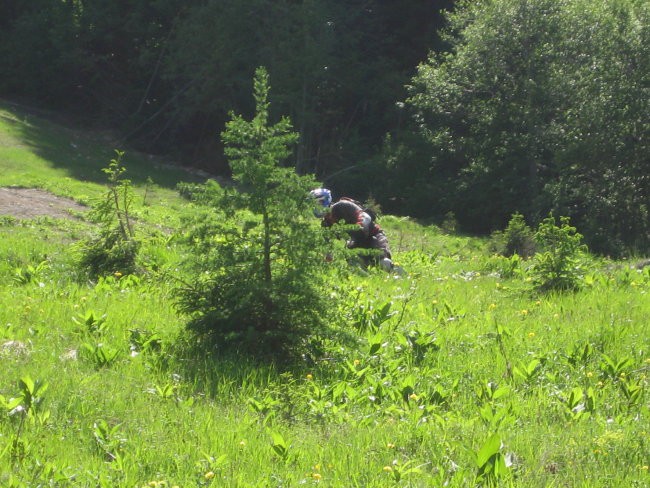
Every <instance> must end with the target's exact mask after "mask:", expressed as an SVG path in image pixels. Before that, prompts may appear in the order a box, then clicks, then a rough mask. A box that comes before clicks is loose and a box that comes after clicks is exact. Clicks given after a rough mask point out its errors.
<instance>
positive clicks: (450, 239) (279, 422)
mask: <svg viewBox="0 0 650 488" xmlns="http://www.w3.org/2000/svg"><path fill="white" fill-rule="evenodd" d="M2 113H4V114H7V117H9V118H11V117H14V118H15V119H16V120H14V122H11V123H9V122H6V120H4V121H2V122H0V134H1V135H0V168H2V172H0V175H1V176H0V185H6V184H18V183H17V182H18V181H19V180H20V181H24V183H23V184H25V185H26V186H30V185H33V184H36V183H37V182H39V181H40V182H41V183H42V185H43V186H42V187H43V188H48V189H50V190H52V191H55V190H56V189H59V190H60V191H61V193H60V194H67V195H69V196H74V197H76V198H79V197H80V195H81V196H83V195H86V196H88V195H92V194H96V193H99V192H100V190H101V184H100V183H99V182H87V181H82V180H77V179H72V178H70V176H69V174H67V173H66V169H65V165H61V168H58V169H56V168H53V167H52V165H51V164H50V162H48V161H49V160H48V159H47V158H46V157H44V156H40V155H37V154H36V152H35V151H36V150H35V147H36V146H38V140H37V139H36V138H33V139H29V140H24V139H23V138H25V137H26V135H27V134H26V131H33V129H30V128H29V127H27V128H23V129H20V124H21V123H23V122H22V119H21V118H20V117H18V116H16V115H13V114H11V112H8V111H6V110H4V111H3V112H2ZM7 117H5V119H6V118H7ZM29 123H30V124H35V125H38V126H39V127H40V129H39V131H40V132H39V134H40V135H44V134H50V136H49V137H51V138H52V141H51V142H50V145H52V146H53V147H58V149H57V151H61V152H65V151H67V149H65V150H64V146H65V145H66V144H68V142H67V141H66V142H65V143H64V142H61V141H60V138H61V137H62V134H67V132H65V131H64V130H63V129H58V128H57V127H56V126H52V125H40V124H41V122H40V121H38V120H32V121H30V122H29ZM2 124H5V125H2ZM12 124H13V125H12ZM76 137H81V136H76ZM75 140H77V142H78V143H79V144H78V147H84V148H85V150H86V151H88V153H89V154H94V153H97V154H108V155H109V156H110V151H106V148H105V147H104V146H97V145H96V144H97V143H96V141H94V140H92V139H91V140H85V139H84V140H81V139H75ZM8 141H9V142H8ZM56 144H58V146H56ZM68 145H69V144H68ZM17 158H20V159H21V161H26V165H25V166H24V167H23V166H21V165H20V164H18V161H17ZM61 160H62V159H61ZM61 160H60V161H61ZM105 162H106V161H99V163H98V164H100V166H101V165H103V164H105ZM127 164H128V161H127ZM134 164H139V163H137V160H136V161H134ZM48 168H49V169H48ZM76 171H79V169H77V170H76ZM136 173H137V174H146V167H144V166H138V169H137V172H136ZM155 174H156V175H158V176H159V177H161V178H162V177H163V175H162V173H160V171H158V170H157V171H156V172H155ZM174 174H175V175H177V174H178V173H174ZM39 175H41V176H39ZM39 178H41V180H39ZM164 178H165V179H166V178H168V176H165V177H164ZM169 178H171V177H169ZM141 181H145V178H142V179H141ZM39 186H41V185H39ZM172 187H173V185H167V186H166V187H165V188H164V189H163V188H162V187H161V188H160V189H156V192H155V198H153V197H152V198H151V200H149V201H148V203H147V204H146V205H145V204H142V205H140V206H139V207H138V212H140V214H141V216H142V217H141V219H140V221H139V226H138V227H137V228H138V229H140V231H141V232H142V236H143V237H145V239H144V244H143V249H142V256H143V263H144V266H145V268H146V270H147V272H146V273H143V274H142V275H140V276H138V277H133V276H124V275H122V273H120V272H119V271H118V272H116V273H115V274H114V275H113V276H109V277H107V278H105V279H101V280H99V281H98V282H90V281H87V280H84V279H80V277H79V276H78V275H77V271H76V270H75V264H74V263H75V254H74V251H75V243H76V242H77V241H78V240H79V239H80V238H81V237H83V236H84V235H86V234H87V233H88V232H89V230H90V229H91V228H92V226H91V224H89V223H88V222H86V221H84V220H83V219H80V220H64V221H63V220H57V219H35V220H30V221H16V220H14V219H10V218H2V220H1V221H0V304H1V306H0V371H2V372H3V373H2V375H0V473H2V474H0V486H9V487H22V486H65V487H67V486H100V487H115V486H124V487H143V486H147V487H154V486H158V487H167V488H169V487H172V486H179V487H187V486H228V487H268V486H302V485H308V486H313V485H318V486H332V487H348V486H364V487H383V486H413V487H429V486H450V487H467V486H475V485H477V484H481V483H482V484H483V485H484V486H487V485H488V484H489V482H490V480H492V481H494V482H496V483H498V484H500V485H501V486H522V487H548V486H584V487H603V488H604V487H611V486H646V485H647V484H648V482H649V481H650V478H649V474H648V465H649V464H650V451H649V447H648V445H649V439H648V432H650V422H649V421H648V415H649V414H650V412H649V408H648V401H647V398H648V397H647V388H648V374H649V371H650V343H649V340H648V333H647V323H648V317H650V300H648V292H649V290H650V273H649V272H648V270H647V269H646V270H645V271H643V270H631V269H629V268H628V267H626V266H624V265H623V264H620V263H607V264H606V265H600V264H598V263H597V262H595V264H594V267H593V270H592V272H593V275H591V276H590V277H589V279H588V280H585V286H584V288H583V289H582V290H580V291H578V292H575V293H558V294H539V293H537V292H536V291H535V290H534V288H533V287H532V284H531V283H530V281H529V279H528V278H527V276H526V266H527V265H528V264H527V263H526V262H525V261H522V262H514V264H513V262H504V261H503V259H501V258H498V257H495V256H491V255H490V252H489V250H488V246H487V242H485V241H484V240H479V239H474V238H471V237H467V236H456V235H445V234H443V233H442V232H441V231H440V229H438V228H437V227H435V226H422V225H419V224H417V223H416V222H413V221H411V220H409V219H405V218H397V217H392V216H385V217H383V218H382V220H381V224H382V226H383V227H384V228H385V230H386V232H387V234H388V236H389V238H390V241H391V245H392V248H393V251H394V257H395V260H396V261H397V262H398V263H399V264H400V265H402V266H403V267H404V268H405V270H406V271H407V274H405V275H404V276H393V275H387V274H386V273H384V272H382V271H379V270H370V272H369V273H367V274H352V275H351V276H349V277H346V278H344V280H343V281H342V282H334V281H333V282H332V287H331V290H330V294H331V297H332V307H333V308H334V309H335V312H336V317H337V319H336V321H335V322H334V323H332V324H331V326H332V329H333V331H332V332H335V333H337V334H334V335H333V336H330V337H323V338H321V341H320V343H319V346H320V349H317V350H319V351H320V353H319V354H316V353H314V350H313V349H309V350H308V351H306V354H305V359H304V361H303V362H298V363H296V364H293V365H291V366H288V367H285V368H280V367H278V366H273V365H268V364H259V363H258V362H256V361H254V360H253V359H251V358H243V357H238V356H236V355H233V354H232V352H231V351H223V350H214V349H206V347H205V346H203V345H202V344H198V343H197V342H196V340H195V338H193V337H192V336H190V335H189V334H187V333H186V332H185V321H186V318H185V317H183V316H182V315H179V314H178V312H177V310H176V308H175V301H174V300H175V299H174V287H175V286H177V283H178V281H177V280H178V279H182V278H183V268H182V266H181V262H182V258H183V254H184V253H185V252H187V251H186V249H185V248H184V247H183V246H182V244H181V243H180V241H179V240H178V239H176V237H175V236H176V234H177V233H178V232H182V229H180V228H179V225H178V219H179V213H182V212H186V211H189V210H188V209H187V208H185V207H184V203H183V201H182V200H181V199H180V198H179V197H178V196H177V195H175V194H173V193H174V192H173V190H172V189H171V188H172ZM77 192H78V193H77ZM150 195H151V194H150ZM140 196H143V194H140ZM84 198H85V197H84ZM143 203H144V202H143ZM43 263H44V264H43ZM504 269H506V270H507V271H508V273H505V272H504V271H503V270H504ZM331 337H335V338H336V339H332V338H331ZM350 337H351V338H352V340H350V339H349V338H350ZM346 338H347V340H346ZM30 385H31V386H30ZM38 385H40V388H42V389H41V390H39V389H38V388H39V386H38ZM43 385H45V386H43ZM30 388H32V390H30ZM30 391H34V392H36V395H35V397H34V398H31V397H30V396H29V394H28V393H29V392H30ZM39 392H40V393H39ZM19 407H20V408H19ZM494 436H496V437H494ZM494 439H496V441H498V442H496V443H495V442H491V441H493V440H494ZM490 463H492V464H490ZM499 463H503V466H504V468H503V471H497V472H494V469H493V468H491V467H490V466H495V465H499V466H500V465H501V464H499ZM491 469H492V471H491ZM482 474H483V475H484V478H482V481H481V475H482Z"/></svg>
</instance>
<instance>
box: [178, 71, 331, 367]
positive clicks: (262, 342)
mask: <svg viewBox="0 0 650 488" xmlns="http://www.w3.org/2000/svg"><path fill="white" fill-rule="evenodd" d="M267 83H268V76H267V74H266V71H265V70H264V69H262V68H260V69H258V71H257V73H256V76H255V84H254V89H255V99H256V102H257V111H256V115H255V116H254V118H253V119H252V120H251V121H250V122H247V121H245V120H243V118H241V117H240V116H235V115H232V120H231V121H230V122H229V123H228V124H227V126H226V130H225V131H224V133H223V134H222V138H223V141H224V146H225V152H226V156H228V158H229V162H230V165H231V168H232V173H233V178H234V180H235V181H236V182H237V183H238V189H234V188H226V189H221V188H220V187H219V186H218V185H217V184H216V183H209V184H207V185H205V187H204V188H203V189H200V190H197V189H194V191H193V197H194V201H195V202H196V203H197V205H199V206H200V208H202V211H201V212H199V213H197V218H196V219H195V220H194V225H193V226H192V227H191V230H190V232H189V233H188V238H189V239H190V241H191V242H192V243H193V246H194V253H193V256H192V258H191V263H190V264H191V266H192V269H194V270H195V275H194V276H195V278H194V279H193V280H192V281H191V282H189V283H185V284H184V285H183V286H182V287H180V288H179V290H178V304H179V308H180V310H181V311H183V312H186V313H189V314H190V316H191V322H190V324H189V327H190V329H192V330H194V331H196V332H197V333H199V334H201V335H202V336H204V337H208V338H210V339H212V340H214V341H216V342H217V343H218V344H222V345H228V347H229V348H237V349H239V350H243V351H248V352H254V353H256V354H258V355H259V354H267V355H277V354H282V353H286V352H288V351H291V350H292V349H293V348H295V346H296V345H298V344H300V342H301V341H302V340H303V339H304V338H306V337H307V336H308V335H310V334H312V333H314V332H315V331H319V330H322V328H323V327H324V325H325V324H326V317H327V310H328V307H327V304H326V302H325V295H324V282H323V280H324V272H323V270H324V259H323V256H324V255H325V252H324V249H323V247H324V245H325V240H324V239H323V235H322V233H321V231H320V228H319V227H317V226H316V225H315V221H313V217H311V202H310V201H309V199H308V198H306V197H307V195H308V192H309V189H310V188H313V187H314V185H315V182H314V181H313V179H312V178H310V177H307V176H298V175H297V174H296V173H295V171H294V170H293V168H284V167H280V166H279V165H278V163H279V161H281V160H282V159H284V158H286V157H287V156H288V155H289V154H290V151H289V145H290V144H292V143H293V142H294V141H295V140H296V137H297V136H296V134H295V133H292V132H290V129H291V126H290V123H289V121H288V120H287V119H282V120H281V121H280V122H279V123H278V124H276V125H273V126H270V125H268V102H267V97H268V85H267ZM308 219H309V220H308Z"/></svg>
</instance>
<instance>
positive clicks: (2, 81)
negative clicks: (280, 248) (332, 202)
mask: <svg viewBox="0 0 650 488" xmlns="http://www.w3.org/2000/svg"><path fill="white" fill-rule="evenodd" d="M649 20H650V2H648V1H647V0H534V1H533V0H485V1H461V0H457V1H453V0H446V1H423V0H408V1H400V0H391V1H379V0H376V1H373V0H302V1H301V0H273V1H272V0H247V1H240V0H201V1H199V0H187V1H185V2H177V1H172V0H128V1H127V0H57V1H54V0H15V1H12V2H2V3H1V4H0V60H1V61H2V75H0V96H2V97H5V98H9V99H11V100H21V101H25V102H27V103H30V104H32V105H36V106H40V107H47V108H49V109H55V110H58V111H61V113H65V114H67V115H69V116H74V117H76V118H77V120H80V121H82V122H83V123H84V125H85V126H88V127H101V128H111V129H113V130H116V131H118V132H119V134H120V138H121V144H123V145H124V146H127V145H128V146H131V147H137V148H139V149H142V150H145V151H149V152H153V153H158V154H165V155H169V156H173V157H174V158H176V159H177V160H180V161H182V162H183V163H184V164H188V165H193V166H198V167H201V168H203V169H206V170H208V171H210V172H212V173H216V174H226V173H227V172H228V165H227V162H226V161H225V159H224V155H223V148H222V147H221V146H220V137H219V134H220V133H221V132H222V131H223V129H224V126H225V123H226V121H227V120H228V119H229V113H230V112H231V111H234V112H235V113H244V114H247V113H248V114H252V112H253V109H254V106H253V100H252V99H251V97H250V93H251V87H252V79H253V73H254V71H255V69H256V68H257V67H258V66H265V67H266V69H267V70H268V73H269V75H270V80H271V95H270V97H271V109H272V113H273V115H274V116H275V117H278V118H279V117H280V116H282V115H286V116H288V117H289V118H290V119H291V121H292V123H293V127H294V130H295V131H296V132H298V134H299V139H298V143H297V145H296V148H295V152H294V154H293V158H292V164H293V165H294V166H295V168H296V170H297V171H298V172H299V173H301V174H306V173H314V174H315V175H316V176H317V178H318V179H320V180H321V181H323V182H324V183H325V184H326V185H328V186H329V187H331V188H332V189H333V191H334V193H335V195H336V196H341V195H343V194H349V195H352V196H355V197H356V198H359V199H364V198H368V197H372V198H373V199H374V200H375V201H376V202H377V203H379V204H380V205H381V206H382V208H383V209H384V211H386V212H391V213H396V214H408V215H411V216H414V217H420V218H427V219H430V220H432V221H434V222H441V221H442V220H443V219H445V218H447V219H449V218H450V217H451V216H453V218H454V219H455V220H456V221H457V222H458V224H459V226H460V229H462V230H464V231H468V232H481V233H487V232H491V231H494V230H498V229H503V228H504V227H505V225H506V224H507V222H508V220H509V219H510V218H511V216H512V215H513V214H514V213H515V212H520V213H521V214H523V215H524V216H525V218H526V219H527V221H528V222H529V223H530V224H535V223H538V222H539V221H541V220H542V219H543V218H544V217H546V216H547V215H548V214H549V213H553V214H554V215H564V216H569V217H570V218H571V219H572V223H573V224H574V225H576V227H577V228H578V229H579V231H580V232H581V233H583V234H584V236H585V240H586V242H587V243H588V244H589V246H590V247H591V248H592V249H593V250H595V251H598V252H601V253H606V254H612V255H618V256H620V255H626V254H633V253H637V254H639V253H647V252H648V251H649V250H650V218H649V209H650V174H649V172H648V170H649V169H650V164H649V162H650V150H649V149H650V148H649V147H648V141H649V136H650V117H649V114H650V25H649V24H650V22H649Z"/></svg>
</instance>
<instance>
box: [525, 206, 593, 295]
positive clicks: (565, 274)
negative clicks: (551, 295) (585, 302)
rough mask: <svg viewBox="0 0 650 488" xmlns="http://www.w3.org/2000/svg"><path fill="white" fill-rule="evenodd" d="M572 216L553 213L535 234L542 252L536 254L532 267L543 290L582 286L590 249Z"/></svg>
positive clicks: (574, 288)
mask: <svg viewBox="0 0 650 488" xmlns="http://www.w3.org/2000/svg"><path fill="white" fill-rule="evenodd" d="M569 220H570V219H569V217H560V226H559V227H558V226H557V225H556V221H555V217H553V216H549V217H547V218H545V219H544V220H543V221H542V222H541V223H540V224H539V227H538V229H537V232H536V233H535V240H536V241H537V242H538V244H539V246H540V247H541V249H542V252H540V253H537V254H536V255H535V261H534V264H533V266H532V268H531V273H532V277H533V281H534V283H535V284H536V286H537V287H538V288H539V289H541V290H576V289H579V288H580V287H581V284H582V281H583V277H584V265H585V261H586V253H587V248H586V246H585V245H584V244H582V235H581V234H579V233H578V232H577V230H576V228H575V227H572V226H571V225H570V224H569Z"/></svg>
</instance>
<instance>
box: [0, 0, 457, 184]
mask: <svg viewBox="0 0 650 488" xmlns="http://www.w3.org/2000/svg"><path fill="white" fill-rule="evenodd" d="M452 3H453V1H452V0H443V1H435V2H430V1H423V0H419V1H392V2H383V1H379V0H370V1H368V0H327V1H325V0H301V1H295V0H249V1H245V2H242V1H239V0H207V1H204V0H201V1H198V0H189V1H185V2H176V1H172V0H153V1H152V0H129V1H126V0H61V1H57V2H52V1H47V0H34V1H30V2H28V1H21V0H16V1H14V2H3V3H2V5H0V27H2V28H1V29H0V59H2V60H3V76H2V79H0V96H11V97H24V98H27V99H30V100H32V102H34V101H35V102H37V103H39V104H44V105H48V106H54V107H56V108H59V109H61V108H64V109H67V110H74V111H76V112H77V113H78V114H82V115H84V116H85V117H86V118H89V119H91V121H93V122H95V123H101V124H107V125H109V126H113V127H117V128H119V129H120V130H121V131H122V135H123V137H124V139H125V142H128V143H130V144H133V145H138V146H139V147H141V148H144V149H147V150H150V151H164V152H171V151H174V152H176V153H177V155H180V154H182V155H184V157H186V158H187V159H189V162H190V163H192V164H200V165H202V166H204V167H205V168H206V169H209V170H211V171H214V172H218V173H227V172H229V168H228V165H227V164H226V162H225V160H224V158H223V151H222V149H223V148H222V147H221V144H220V141H219V140H218V138H215V137H214V134H215V133H217V134H218V133H219V132H220V131H222V130H223V128H224V125H225V123H226V121H227V119H228V117H227V114H228V112H229V111H230V110H235V111H236V112H240V113H248V114H251V113H252V111H253V107H252V105H251V103H250V100H249V98H250V97H249V96H248V95H249V93H250V90H251V86H250V83H251V82H250V80H251V79H252V76H253V72H254V70H255V68H256V67H257V66H259V65H262V64H263V65H265V66H267V67H268V71H269V74H270V75H271V76H272V78H273V79H274V80H275V82H274V85H275V91H274V99H273V102H274V103H273V107H274V111H275V113H274V115H276V116H278V115H287V116H289V117H291V119H292V120H293V121H294V122H295V125H296V128H297V130H298V132H299V134H300V140H299V143H298V145H297V149H296V151H295V154H294V161H293V164H294V165H295V167H296V169H297V170H298V171H299V172H301V173H308V172H315V173H316V174H317V175H318V176H320V177H327V176H329V175H332V174H333V173H335V172H337V171H340V170H342V169H345V168H347V167H350V166H356V165H359V164H360V163H364V164H365V166H364V164H362V165H361V166H360V167H367V165H368V163H367V162H366V161H367V160H369V159H370V156H372V154H373V153H374V152H375V151H376V148H377V146H378V145H380V144H381V140H382V138H383V135H384V134H385V133H386V132H387V131H388V130H390V128H391V126H392V124H393V120H394V117H395V109H394V102H395V100H397V99H399V98H401V97H403V93H401V92H402V90H403V86H404V84H405V83H406V82H407V81H408V79H409V78H410V77H411V76H412V75H413V73H414V69H415V66H416V65H417V64H418V63H419V62H420V61H422V60H424V59H425V58H426V54H427V52H428V51H429V50H430V49H432V48H435V47H436V46H435V42H436V37H435V31H436V29H437V27H438V25H439V23H440V22H441V16H440V11H441V10H442V9H443V8H446V7H449V6H450V5H451V4H452ZM345 176H346V177H347V176H348V174H347V173H345ZM364 178H365V176H364V175H360V176H359V175H357V180H358V181H363V179H364ZM333 181H334V182H337V183H338V182H341V181H347V178H345V179H342V178H341V179H339V180H333ZM361 191H363V189H362V190H361ZM355 193H358V191H357V192H355Z"/></svg>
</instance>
